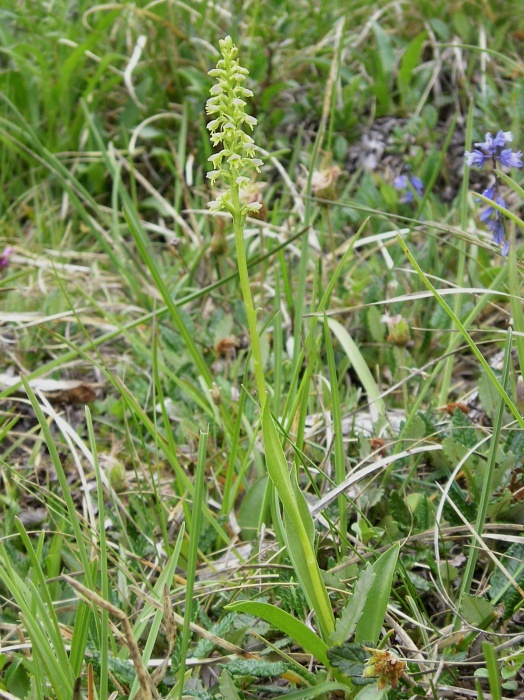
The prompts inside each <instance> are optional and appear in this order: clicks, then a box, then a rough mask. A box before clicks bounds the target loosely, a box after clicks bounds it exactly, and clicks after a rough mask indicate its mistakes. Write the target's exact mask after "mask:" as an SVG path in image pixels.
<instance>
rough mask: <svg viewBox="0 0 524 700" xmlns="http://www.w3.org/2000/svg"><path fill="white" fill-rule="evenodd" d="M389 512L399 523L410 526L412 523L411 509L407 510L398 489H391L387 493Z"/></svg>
mask: <svg viewBox="0 0 524 700" xmlns="http://www.w3.org/2000/svg"><path fill="white" fill-rule="evenodd" d="M388 504H389V514H390V515H391V516H392V517H393V519H394V520H395V521H396V522H397V523H398V524H399V525H405V526H406V527H410V526H411V524H412V516H411V511H410V510H409V508H408V506H407V504H406V501H405V500H404V499H403V498H402V496H401V495H400V493H399V492H398V491H392V492H391V493H390V494H389V500H388Z"/></svg>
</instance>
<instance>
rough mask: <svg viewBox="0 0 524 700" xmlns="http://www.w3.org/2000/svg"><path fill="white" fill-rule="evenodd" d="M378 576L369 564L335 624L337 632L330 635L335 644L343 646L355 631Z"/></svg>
mask: <svg viewBox="0 0 524 700" xmlns="http://www.w3.org/2000/svg"><path fill="white" fill-rule="evenodd" d="M375 577H376V574H375V572H374V571H373V567H372V566H371V564H367V565H366V567H365V569H364V570H363V571H362V573H361V574H360V576H359V577H358V581H357V582H356V583H355V588H354V590H353V595H352V596H351V598H350V599H349V600H348V602H347V604H346V606H345V607H344V609H343V610H342V614H341V615H340V618H339V619H338V620H337V621H336V623H335V630H334V631H333V632H332V633H331V634H330V636H329V639H330V641H331V642H333V644H342V642H345V641H346V640H348V639H349V638H350V637H351V635H352V634H353V632H354V631H355V629H356V627H357V624H358V621H359V620H360V618H361V617H362V613H363V612H364V606H365V604H366V600H367V597H368V595H369V591H370V590H371V587H372V585H373V582H374V580H375Z"/></svg>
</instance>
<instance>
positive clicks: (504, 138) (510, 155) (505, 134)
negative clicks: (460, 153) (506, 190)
mask: <svg viewBox="0 0 524 700" xmlns="http://www.w3.org/2000/svg"><path fill="white" fill-rule="evenodd" d="M510 141H513V134H512V133H511V131H502V129H501V130H500V131H498V132H497V134H496V136H493V135H492V134H491V133H490V132H489V131H488V133H487V134H486V136H485V139H484V141H479V142H477V143H476V144H475V146H476V148H475V149H474V150H473V151H466V152H465V153H464V158H465V159H466V165H468V166H469V167H472V166H474V167H476V168H482V167H484V163H485V162H486V160H491V162H492V164H493V167H496V166H497V161H499V162H500V164H501V165H503V166H504V167H506V168H520V167H522V152H521V151H518V152H517V153H514V152H513V151H512V150H511V148H504V146H505V145H506V144H507V143H509V142H510Z"/></svg>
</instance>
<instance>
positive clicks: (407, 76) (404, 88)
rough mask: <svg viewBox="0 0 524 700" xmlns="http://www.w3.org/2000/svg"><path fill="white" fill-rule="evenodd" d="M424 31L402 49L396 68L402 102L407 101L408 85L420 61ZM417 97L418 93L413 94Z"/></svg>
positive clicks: (424, 36)
mask: <svg viewBox="0 0 524 700" xmlns="http://www.w3.org/2000/svg"><path fill="white" fill-rule="evenodd" d="M426 36H427V34H426V32H422V33H420V34H418V35H417V36H416V37H415V38H414V39H413V40H412V41H411V42H410V43H409V45H408V47H407V49H406V50H405V51H404V55H403V56H402V59H401V61H400V66H399V69H398V77H397V83H398V89H399V92H400V94H401V96H402V102H403V103H404V104H406V103H407V102H408V87H409V84H410V83H411V81H412V79H413V71H414V69H415V68H416V67H417V66H418V65H419V63H420V53H421V51H422V46H423V44H424V42H425V40H426ZM415 97H416V98H417V99H418V95H416V96H415Z"/></svg>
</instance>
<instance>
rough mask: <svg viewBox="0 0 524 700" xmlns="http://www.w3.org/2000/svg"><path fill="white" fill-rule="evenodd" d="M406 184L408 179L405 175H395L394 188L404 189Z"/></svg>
mask: <svg viewBox="0 0 524 700" xmlns="http://www.w3.org/2000/svg"><path fill="white" fill-rule="evenodd" d="M407 186H408V179H407V177H406V176H405V175H397V177H396V178H395V179H394V180H393V187H394V188H395V189H396V190H405V189H406V187H407Z"/></svg>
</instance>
